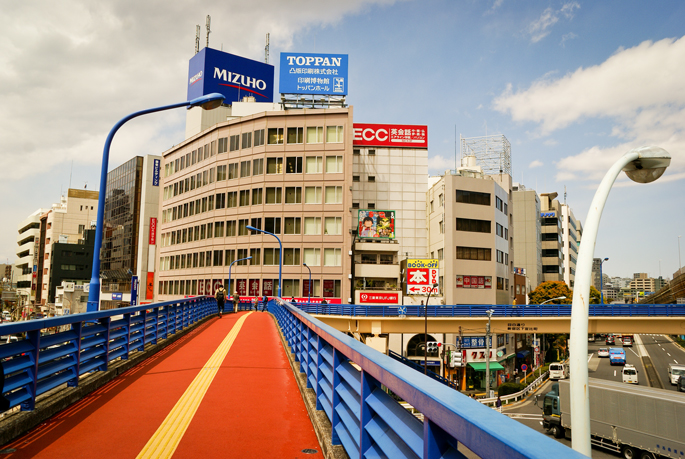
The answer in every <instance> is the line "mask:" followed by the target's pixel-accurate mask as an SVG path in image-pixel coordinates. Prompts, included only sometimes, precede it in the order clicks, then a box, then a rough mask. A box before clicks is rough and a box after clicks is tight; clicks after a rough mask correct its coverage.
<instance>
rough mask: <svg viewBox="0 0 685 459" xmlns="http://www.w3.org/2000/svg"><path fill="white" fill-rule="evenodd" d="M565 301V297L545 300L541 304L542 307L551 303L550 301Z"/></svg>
mask: <svg viewBox="0 0 685 459" xmlns="http://www.w3.org/2000/svg"><path fill="white" fill-rule="evenodd" d="M565 299H566V297H565V296H558V297H556V298H550V299H549V300H545V301H543V302H542V303H540V306H542V305H543V304H546V303H549V302H550V301H556V300H565Z"/></svg>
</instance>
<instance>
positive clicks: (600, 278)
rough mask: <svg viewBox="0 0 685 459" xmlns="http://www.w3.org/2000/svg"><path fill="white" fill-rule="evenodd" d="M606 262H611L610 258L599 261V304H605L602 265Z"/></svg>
mask: <svg viewBox="0 0 685 459" xmlns="http://www.w3.org/2000/svg"><path fill="white" fill-rule="evenodd" d="M605 261H609V258H605V259H604V260H602V259H601V258H600V260H599V303H600V304H604V274H603V273H602V265H603V264H604V262H605Z"/></svg>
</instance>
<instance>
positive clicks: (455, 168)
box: [454, 124, 458, 173]
mask: <svg viewBox="0 0 685 459" xmlns="http://www.w3.org/2000/svg"><path fill="white" fill-rule="evenodd" d="M457 168H458V166H457V125H456V124H455V125H454V171H455V173H456V171H457Z"/></svg>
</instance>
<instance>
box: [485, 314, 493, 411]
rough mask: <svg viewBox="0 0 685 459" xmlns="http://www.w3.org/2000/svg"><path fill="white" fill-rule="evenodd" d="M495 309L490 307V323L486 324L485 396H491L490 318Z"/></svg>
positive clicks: (489, 318)
mask: <svg viewBox="0 0 685 459" xmlns="http://www.w3.org/2000/svg"><path fill="white" fill-rule="evenodd" d="M493 312H495V311H494V310H493V309H488V310H487V311H485V313H486V314H487V315H488V324H487V325H486V326H485V398H490V336H491V333H490V320H491V319H492V313H493Z"/></svg>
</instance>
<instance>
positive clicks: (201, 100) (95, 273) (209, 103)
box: [86, 93, 225, 312]
mask: <svg viewBox="0 0 685 459" xmlns="http://www.w3.org/2000/svg"><path fill="white" fill-rule="evenodd" d="M224 98H225V96H224V95H222V94H219V93H212V94H207V95H206V96H202V97H198V98H196V99H192V100H188V101H185V102H180V103H177V104H172V105H165V106H163V107H156V108H148V109H146V110H141V111H139V112H135V113H131V114H130V115H128V116H125V117H124V118H122V119H120V120H119V122H118V123H117V124H115V125H114V127H113V128H112V130H111V131H109V134H108V135H107V140H105V148H104V151H103V153H102V170H101V171H100V192H99V196H98V212H97V224H96V226H95V244H94V246H93V270H92V273H91V277H90V290H89V292H88V306H87V308H86V310H87V312H94V311H97V310H98V304H99V303H100V249H101V248H102V230H103V226H104V217H105V195H106V194H107V169H108V168H109V147H110V145H111V144H112V139H113V138H114V134H116V132H117V131H118V130H119V128H120V127H121V126H123V124H124V123H126V122H127V121H129V120H132V119H133V118H136V117H138V116H141V115H147V114H148V113H154V112H161V111H164V110H169V109H172V108H179V107H188V108H192V107H198V106H199V107H202V108H204V109H205V110H212V109H214V108H217V107H218V106H220V105H221V102H222V101H223V100H224Z"/></svg>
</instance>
